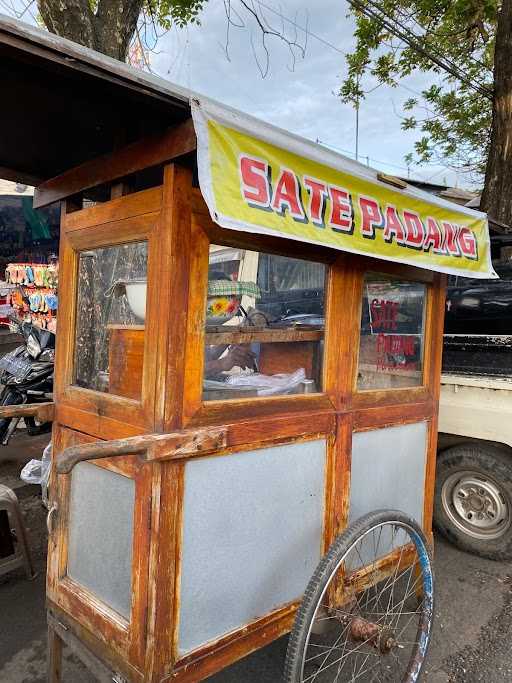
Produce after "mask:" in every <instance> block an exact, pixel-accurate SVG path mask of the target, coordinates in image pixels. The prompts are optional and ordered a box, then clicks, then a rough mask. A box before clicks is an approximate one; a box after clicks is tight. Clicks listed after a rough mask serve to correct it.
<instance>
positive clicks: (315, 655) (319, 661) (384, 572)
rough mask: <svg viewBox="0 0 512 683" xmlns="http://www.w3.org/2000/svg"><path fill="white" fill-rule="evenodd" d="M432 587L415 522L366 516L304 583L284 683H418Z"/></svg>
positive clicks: (384, 514)
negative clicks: (306, 584) (305, 585)
mask: <svg viewBox="0 0 512 683" xmlns="http://www.w3.org/2000/svg"><path fill="white" fill-rule="evenodd" d="M384 557H386V558H387V559H383V558H384ZM433 587H434V583H433V566H432V558H431V553H430V550H429V547H428V544H427V541H426V538H425V536H424V534H423V532H422V531H421V529H420V528H419V526H418V525H417V524H416V522H415V521H414V520H412V519H411V518H410V517H408V516H407V515H405V514H404V513H403V512H398V511H396V510H377V511H376V512H372V513H370V514H368V515H365V516H364V517H362V518H361V519H359V520H358V521H357V522H355V523H354V524H352V525H351V526H350V527H349V528H348V529H346V531H344V532H343V533H342V534H341V535H340V536H338V538H337V539H336V540H335V542H334V543H333V544H332V546H331V547H330V549H329V552H328V553H327V555H325V557H324V558H323V559H322V560H321V562H320V564H319V565H318V567H317V569H316V571H315V573H314V574H313V577H312V579H311V581H310V582H309V585H308V587H307V589H306V593H305V595H304V599H303V601H302V604H301V606H300V608H299V611H298V612H297V617H296V619H295V625H294V627H293V630H292V633H291V635H290V641H289V644H288V651H287V654H286V663H285V674H284V680H285V681H286V683H343V682H345V681H358V682H359V683H371V682H372V681H375V682H377V681H379V682H381V681H382V682H384V681H385V682H389V683H391V682H392V683H402V682H403V683H413V682H414V681H417V680H418V676H419V674H420V670H421V667H422V665H423V661H424V659H425V655H426V652H427V648H428V645H429V641H430V634H431V630H432V620H433V597H434V593H433Z"/></svg>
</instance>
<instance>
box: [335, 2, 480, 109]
mask: <svg viewBox="0 0 512 683" xmlns="http://www.w3.org/2000/svg"><path fill="white" fill-rule="evenodd" d="M347 2H348V3H349V5H350V6H351V7H352V8H353V9H355V10H357V11H359V12H362V13H363V14H365V15H366V16H367V17H369V18H370V19H377V21H380V22H381V24H382V25H383V26H384V27H385V28H386V29H387V30H388V31H389V32H390V33H392V34H393V35H394V36H396V37H397V38H400V40H403V41H404V43H406V44H407V45H409V47H411V48H412V49H413V50H415V51H416V52H419V53H420V54H422V55H423V56H424V57H426V58H427V59H428V60H429V61H431V62H432V63H433V64H435V65H436V66H438V67H439V68H441V69H442V70H443V71H445V72H447V73H449V74H450V75H451V76H453V77H454V78H456V79H457V80H459V81H461V82H462V83H465V84H466V85H467V86H468V87H469V88H471V89H473V90H476V91H477V92H479V93H480V94H481V95H484V96H485V97H487V98H489V99H492V97H493V93H492V91H491V90H490V89H489V88H488V87H487V86H485V85H483V84H482V83H480V82H478V81H476V80H471V79H469V78H467V77H466V75H465V74H464V73H463V72H462V71H461V69H459V67H458V66H457V65H456V64H455V63H454V62H452V61H451V60H449V59H446V58H441V57H439V56H437V55H435V54H433V53H432V52H431V51H430V50H428V49H427V48H426V47H424V46H423V45H422V44H421V36H418V35H416V34H415V33H414V32H413V31H411V30H410V29H408V28H407V27H405V26H403V24H401V23H400V22H399V21H398V20H396V19H391V18H390V17H389V15H387V14H386V13H385V12H384V10H383V9H382V7H380V6H379V5H378V4H377V3H375V2H373V1H372V0H364V2H361V0H347Z"/></svg>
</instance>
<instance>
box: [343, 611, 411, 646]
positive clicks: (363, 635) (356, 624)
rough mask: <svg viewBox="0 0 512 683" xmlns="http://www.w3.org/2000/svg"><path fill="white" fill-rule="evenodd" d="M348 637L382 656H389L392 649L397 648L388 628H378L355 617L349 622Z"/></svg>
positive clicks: (393, 636) (377, 625)
mask: <svg viewBox="0 0 512 683" xmlns="http://www.w3.org/2000/svg"><path fill="white" fill-rule="evenodd" d="M350 635H351V637H352V640H354V641H355V642H367V643H370V644H371V645H373V646H374V647H375V648H376V649H377V650H380V652H381V653H382V654H383V655H386V654H389V652H391V650H392V649H393V648H394V647H399V645H398V643H397V641H396V640H395V634H394V631H393V630H392V629H391V628H389V627H388V626H379V624H375V623H374V622H372V621H368V620H367V619H363V618H362V617H355V618H354V619H352V621H351V622H350Z"/></svg>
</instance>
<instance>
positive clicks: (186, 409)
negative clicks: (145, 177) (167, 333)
mask: <svg viewBox="0 0 512 683" xmlns="http://www.w3.org/2000/svg"><path fill="white" fill-rule="evenodd" d="M192 197H194V191H192ZM191 218H192V225H191V238H190V250H189V253H190V261H189V289H188V303H187V307H188V315H187V331H186V336H187V344H186V351H185V377H186V378H187V381H186V382H185V386H184V388H183V420H184V424H188V422H189V421H190V420H192V419H194V416H195V415H196V414H199V412H200V410H201V405H202V392H203V374H204V362H205V358H204V344H205V341H204V334H205V323H206V305H205V303H206V297H207V292H208V260H209V248H210V242H209V240H208V236H207V234H206V232H205V230H204V229H203V227H202V224H201V221H200V220H199V219H198V217H197V215H194V214H192V217H191ZM205 220H209V217H207V218H206V219H205Z"/></svg>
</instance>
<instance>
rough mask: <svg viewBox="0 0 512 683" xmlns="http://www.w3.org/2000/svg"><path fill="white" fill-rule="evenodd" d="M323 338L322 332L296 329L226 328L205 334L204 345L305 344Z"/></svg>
mask: <svg viewBox="0 0 512 683" xmlns="http://www.w3.org/2000/svg"><path fill="white" fill-rule="evenodd" d="M323 338H324V331H323V330H311V329H308V330H303V329H300V328H297V327H288V328H279V329H272V328H268V327H264V328H261V329H255V328H253V327H243V328H238V327H237V328H234V329H233V330H230V329H229V326H226V327H225V328H224V331H222V332H208V331H207V332H206V343H207V344H211V345H215V344H250V343H251V342H262V343H263V342H272V343H277V342H305V341H320V340H321V339H323Z"/></svg>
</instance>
